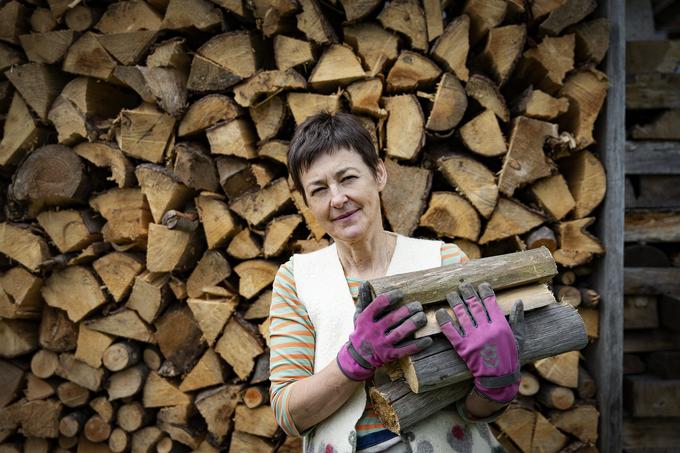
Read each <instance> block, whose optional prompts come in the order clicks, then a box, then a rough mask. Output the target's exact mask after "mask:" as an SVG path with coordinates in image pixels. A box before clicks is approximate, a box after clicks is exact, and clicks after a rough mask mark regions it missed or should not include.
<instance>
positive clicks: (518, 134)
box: [498, 117, 557, 196]
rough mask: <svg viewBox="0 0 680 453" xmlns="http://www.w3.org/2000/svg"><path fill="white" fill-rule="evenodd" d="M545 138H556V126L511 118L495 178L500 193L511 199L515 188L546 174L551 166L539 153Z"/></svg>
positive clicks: (541, 153) (527, 119)
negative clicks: (504, 150)
mask: <svg viewBox="0 0 680 453" xmlns="http://www.w3.org/2000/svg"><path fill="white" fill-rule="evenodd" d="M548 137H557V126H556V125H554V124H551V123H546V122H544V121H538V120H534V119H530V118H526V117H518V118H517V119H515V121H514V124H513V128H512V134H511V136H510V143H509V145H508V152H507V154H506V155H505V158H504V160H503V168H502V170H501V173H500V177H499V179H498V188H499V190H500V191H501V192H503V193H504V194H506V195H508V196H512V194H513V193H514V192H515V189H517V188H518V187H521V186H523V185H525V184H527V183H530V182H532V181H535V180H537V179H540V178H543V177H546V176H549V175H550V173H551V171H552V169H553V165H552V162H551V161H550V160H549V159H548V158H547V157H546V156H545V154H544V153H543V144H544V143H545V141H546V139H547V138H548Z"/></svg>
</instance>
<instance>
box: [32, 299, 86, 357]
mask: <svg viewBox="0 0 680 453" xmlns="http://www.w3.org/2000/svg"><path fill="white" fill-rule="evenodd" d="M38 335H39V341H40V346H41V347H42V348H45V349H48V350H50V351H53V352H65V351H73V350H74V349H76V341H77V338H78V326H77V325H76V323H74V322H73V321H71V320H70V319H69V318H68V315H67V314H66V312H65V311H64V310H60V309H58V308H52V307H50V306H48V305H45V306H44V307H43V313H42V318H41V319H40V329H39V333H38Z"/></svg>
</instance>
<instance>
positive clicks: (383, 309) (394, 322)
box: [337, 284, 432, 381]
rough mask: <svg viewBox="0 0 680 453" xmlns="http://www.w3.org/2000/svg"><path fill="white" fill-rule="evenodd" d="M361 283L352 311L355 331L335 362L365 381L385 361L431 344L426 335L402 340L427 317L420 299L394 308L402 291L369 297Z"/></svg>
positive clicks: (346, 371)
mask: <svg viewBox="0 0 680 453" xmlns="http://www.w3.org/2000/svg"><path fill="white" fill-rule="evenodd" d="M369 294H370V293H369V289H368V286H367V285H366V284H362V285H361V288H360V289H359V301H358V302H357V304H356V313H355V314H354V332H352V333H351V334H350V336H349V341H348V342H347V343H345V344H344V345H343V347H342V348H341V349H340V352H338V357H337V361H338V366H339V367H340V370H341V371H342V372H343V373H345V376H347V377H348V378H349V379H351V380H353V381H364V380H366V379H368V378H370V377H371V376H373V372H374V371H375V369H376V368H378V367H380V366H382V365H384V364H385V363H387V362H391V361H393V360H396V359H399V358H401V357H404V356H407V355H411V354H415V353H416V352H420V351H422V350H423V349H425V348H427V347H428V346H430V345H431V344H432V339H431V338H429V337H424V338H420V339H418V340H413V341H406V342H401V341H402V340H403V339H404V338H406V337H407V336H409V335H411V334H412V333H413V332H415V331H416V330H417V329H418V328H420V327H422V326H424V325H425V323H426V322H427V319H426V317H425V313H423V307H422V305H420V302H411V303H409V304H407V305H404V306H402V307H398V308H395V307H396V306H397V304H398V303H399V301H400V300H401V299H402V298H403V294H402V292H401V291H398V290H397V291H390V292H388V293H385V294H381V295H379V296H378V297H376V298H375V299H373V300H371V297H370V295H369Z"/></svg>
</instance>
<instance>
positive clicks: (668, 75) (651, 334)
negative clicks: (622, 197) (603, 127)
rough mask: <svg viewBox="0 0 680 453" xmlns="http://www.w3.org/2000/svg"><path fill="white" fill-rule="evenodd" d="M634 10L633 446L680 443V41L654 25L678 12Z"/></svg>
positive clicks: (630, 199)
mask: <svg viewBox="0 0 680 453" xmlns="http://www.w3.org/2000/svg"><path fill="white" fill-rule="evenodd" d="M635 6H636V8H635V9H632V10H631V11H630V14H633V16H632V17H631V19H630V21H631V25H633V26H632V27H631V33H630V34H629V36H628V42H627V46H626V55H627V57H626V60H627V61H626V72H627V86H626V107H627V113H626V115H627V126H628V131H627V135H628V142H627V149H626V174H627V175H626V217H625V219H626V221H625V240H626V247H625V256H624V258H625V276H624V278H625V280H624V290H625V301H624V302H625V303H624V328H625V331H624V381H623V384H624V387H623V388H624V394H623V396H624V409H625V413H624V415H625V418H624V424H623V428H624V431H623V434H624V435H623V441H624V447H626V448H629V449H634V448H640V447H643V446H644V447H657V448H667V449H677V448H678V447H680V437H679V435H678V432H677V420H678V418H677V417H680V324H679V323H680V298H678V294H679V293H678V290H679V289H680V286H679V285H678V282H679V281H680V190H679V185H680V184H679V183H680V130H678V125H680V98H678V92H679V90H680V73H678V67H679V66H680V40H678V39H677V37H678V33H679V32H680V27H678V26H677V24H676V26H675V33H676V39H670V38H669V36H668V35H667V31H668V32H669V35H670V32H672V29H667V30H660V29H658V28H659V26H663V24H664V23H668V21H669V20H670V19H671V18H672V17H673V16H672V14H669V12H668V11H666V12H664V11H663V9H664V8H662V7H661V5H659V6H658V8H656V11H653V9H652V5H651V3H650V2H638V3H637V4H636V5H635ZM676 11H677V8H676ZM654 12H655V13H656V14H654ZM627 14H628V13H627ZM654 17H657V18H659V20H657V21H656V25H657V27H655V23H654V21H653V20H652V19H653V18H654ZM676 17H677V15H676ZM661 18H664V19H661ZM645 19H647V21H645ZM676 20H677V19H676ZM652 427H653V428H654V430H655V433H654V435H652V434H651V431H650V430H651V428H652Z"/></svg>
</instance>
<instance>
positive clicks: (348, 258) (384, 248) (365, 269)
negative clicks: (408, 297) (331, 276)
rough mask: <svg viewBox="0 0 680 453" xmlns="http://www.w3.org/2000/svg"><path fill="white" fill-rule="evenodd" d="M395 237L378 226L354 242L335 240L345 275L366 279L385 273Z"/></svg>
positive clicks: (394, 244) (392, 251) (394, 243)
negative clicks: (372, 231)
mask: <svg viewBox="0 0 680 453" xmlns="http://www.w3.org/2000/svg"><path fill="white" fill-rule="evenodd" d="M396 241H397V237H396V235H394V234H390V233H388V232H386V231H385V230H383V229H382V228H380V229H379V230H377V231H375V232H374V233H373V234H371V235H369V236H367V237H365V238H363V239H362V240H360V241H356V242H344V241H337V242H336V247H337V251H338V258H339V259H340V264H341V265H342V268H343V270H344V272H345V276H347V277H354V278H360V279H362V280H367V279H370V278H375V277H382V276H384V275H385V274H386V273H387V268H388V267H389V264H390V261H391V259H392V254H393V253H394V248H395V246H396Z"/></svg>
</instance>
